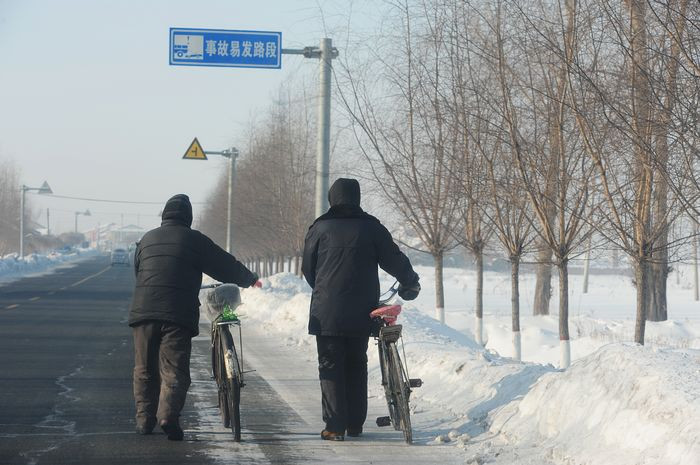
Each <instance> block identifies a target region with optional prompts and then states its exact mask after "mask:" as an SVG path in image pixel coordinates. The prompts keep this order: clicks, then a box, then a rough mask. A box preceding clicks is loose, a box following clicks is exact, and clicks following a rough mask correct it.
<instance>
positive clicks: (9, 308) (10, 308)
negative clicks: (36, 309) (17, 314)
mask: <svg viewBox="0 0 700 465" xmlns="http://www.w3.org/2000/svg"><path fill="white" fill-rule="evenodd" d="M17 307H19V304H12V305H8V306H7V307H5V308H6V309H7V310H12V309H13V308H17Z"/></svg>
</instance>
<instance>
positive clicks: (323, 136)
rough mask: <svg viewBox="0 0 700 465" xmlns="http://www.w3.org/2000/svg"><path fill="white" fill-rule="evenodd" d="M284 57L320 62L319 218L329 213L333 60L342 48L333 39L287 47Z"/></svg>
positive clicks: (317, 181)
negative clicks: (299, 57)
mask: <svg viewBox="0 0 700 465" xmlns="http://www.w3.org/2000/svg"><path fill="white" fill-rule="evenodd" d="M282 54H283V55H284V54H287V55H304V57H306V58H318V59H319V81H320V88H319V96H318V97H319V99H318V100H319V101H318V141H317V151H316V195H315V200H316V202H315V203H316V205H315V213H316V217H317V218H318V217H319V216H321V215H322V214H323V213H325V211H326V210H328V177H329V171H330V139H331V136H330V135H331V74H332V72H333V66H332V60H333V58H337V57H338V49H337V48H334V47H333V40H332V39H329V38H324V39H321V43H320V45H319V47H318V48H316V47H304V48H303V49H288V48H283V49H282Z"/></svg>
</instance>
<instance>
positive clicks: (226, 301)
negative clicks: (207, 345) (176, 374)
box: [202, 284, 245, 442]
mask: <svg viewBox="0 0 700 465" xmlns="http://www.w3.org/2000/svg"><path fill="white" fill-rule="evenodd" d="M202 289H212V291H210V292H209V293H208V294H207V304H208V305H210V306H211V307H212V308H213V309H215V311H216V313H218V316H217V317H216V318H215V319H214V320H213V322H212V324H211V366H212V375H213V376H212V378H213V379H214V380H215V381H216V385H217V387H218V392H219V410H220V411H221V419H222V421H223V424H224V427H225V428H231V432H232V433H233V439H234V441H236V442H240V441H241V410H240V405H241V388H243V386H245V383H244V381H243V369H242V366H243V335H242V333H241V320H240V319H239V318H238V315H237V314H236V313H235V309H236V307H237V306H238V305H240V303H241V298H240V291H239V290H238V286H236V285H234V284H210V285H205V286H202ZM232 327H236V328H238V347H240V355H239V353H238V351H237V350H236V344H235V343H234V338H233V335H232V334H231V328H232Z"/></svg>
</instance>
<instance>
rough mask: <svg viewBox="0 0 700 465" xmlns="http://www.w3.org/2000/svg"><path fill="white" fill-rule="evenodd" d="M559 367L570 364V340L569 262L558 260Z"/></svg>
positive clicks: (565, 366) (566, 366)
mask: <svg viewBox="0 0 700 465" xmlns="http://www.w3.org/2000/svg"><path fill="white" fill-rule="evenodd" d="M557 267H558V268H559V348H560V355H561V356H560V360H559V368H568V367H569V365H571V342H570V340H569V263H568V261H567V260H565V259H563V260H559V263H558V264H557Z"/></svg>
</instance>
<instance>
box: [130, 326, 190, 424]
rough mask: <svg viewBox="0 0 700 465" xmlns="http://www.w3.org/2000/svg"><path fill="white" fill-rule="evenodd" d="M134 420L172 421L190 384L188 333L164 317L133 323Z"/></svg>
mask: <svg viewBox="0 0 700 465" xmlns="http://www.w3.org/2000/svg"><path fill="white" fill-rule="evenodd" d="M133 330H134V400H135V401H136V422H137V424H142V425H151V426H152V425H155V423H156V418H158V419H160V420H167V421H169V422H171V421H176V420H177V419H178V417H179V416H180V411H181V410H182V407H184V405H185V398H186V397H187V389H189V387H190V353H191V352H192V333H191V332H190V330H188V329H187V328H183V327H182V326H177V325H175V324H173V323H169V322H167V321H147V322H144V323H141V324H139V325H138V326H134V328H133Z"/></svg>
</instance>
